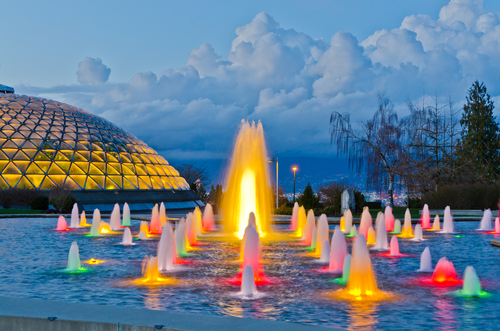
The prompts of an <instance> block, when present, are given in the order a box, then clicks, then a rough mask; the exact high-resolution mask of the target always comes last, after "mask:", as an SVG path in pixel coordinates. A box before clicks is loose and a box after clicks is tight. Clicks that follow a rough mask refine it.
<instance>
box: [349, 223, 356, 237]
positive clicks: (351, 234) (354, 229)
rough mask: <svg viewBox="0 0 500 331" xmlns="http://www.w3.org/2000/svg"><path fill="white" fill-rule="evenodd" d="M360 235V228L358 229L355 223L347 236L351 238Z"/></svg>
mask: <svg viewBox="0 0 500 331" xmlns="http://www.w3.org/2000/svg"><path fill="white" fill-rule="evenodd" d="M357 236H358V230H357V229H356V225H353V226H352V227H351V231H350V232H349V234H348V235H347V237H349V238H356V237H357Z"/></svg>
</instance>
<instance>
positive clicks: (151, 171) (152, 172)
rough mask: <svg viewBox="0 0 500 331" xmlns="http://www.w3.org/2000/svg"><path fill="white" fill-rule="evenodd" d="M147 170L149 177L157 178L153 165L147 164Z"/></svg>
mask: <svg viewBox="0 0 500 331" xmlns="http://www.w3.org/2000/svg"><path fill="white" fill-rule="evenodd" d="M146 167H147V169H148V173H149V174H150V175H151V176H157V175H158V172H156V169H155V167H154V166H153V165H151V164H148V165H146Z"/></svg>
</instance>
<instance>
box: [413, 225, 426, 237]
mask: <svg viewBox="0 0 500 331" xmlns="http://www.w3.org/2000/svg"><path fill="white" fill-rule="evenodd" d="M412 240H414V241H422V240H424V236H423V233H422V226H420V224H417V225H415V236H414V238H413V239H412Z"/></svg>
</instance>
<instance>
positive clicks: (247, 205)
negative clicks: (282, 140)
mask: <svg viewBox="0 0 500 331" xmlns="http://www.w3.org/2000/svg"><path fill="white" fill-rule="evenodd" d="M267 158H268V156H267V149H266V143H265V140H264V129H263V128H262V124H261V123H260V122H259V123H258V124H255V123H249V122H246V121H244V120H243V121H242V122H241V125H240V130H239V133H238V136H237V137H236V141H235V144H234V151H233V155H232V157H231V161H230V165H229V168H228V171H227V176H226V179H225V188H226V189H225V192H224V199H223V201H222V210H223V215H222V216H223V220H224V229H225V231H226V232H228V233H232V234H235V235H236V236H237V237H238V238H239V239H241V238H243V234H244V232H245V227H246V225H247V219H248V214H250V212H254V213H255V218H256V222H257V229H259V231H260V235H261V236H265V234H266V233H268V232H269V230H270V217H271V210H272V198H271V192H270V189H269V188H270V186H271V185H270V182H269V175H268V172H269V170H268V165H267Z"/></svg>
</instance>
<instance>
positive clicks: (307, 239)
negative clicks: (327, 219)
mask: <svg viewBox="0 0 500 331" xmlns="http://www.w3.org/2000/svg"><path fill="white" fill-rule="evenodd" d="M315 228H316V219H315V217H314V212H313V210H312V209H310V210H309V212H308V213H307V223H306V226H305V227H304V235H303V236H302V242H303V244H304V245H305V246H311V244H312V237H313V231H314V229H315Z"/></svg>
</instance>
